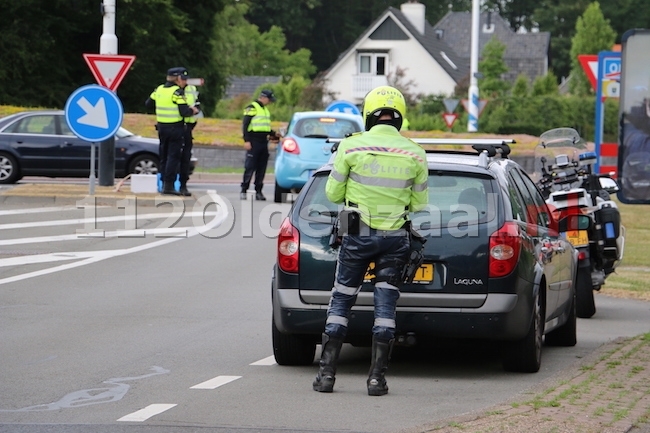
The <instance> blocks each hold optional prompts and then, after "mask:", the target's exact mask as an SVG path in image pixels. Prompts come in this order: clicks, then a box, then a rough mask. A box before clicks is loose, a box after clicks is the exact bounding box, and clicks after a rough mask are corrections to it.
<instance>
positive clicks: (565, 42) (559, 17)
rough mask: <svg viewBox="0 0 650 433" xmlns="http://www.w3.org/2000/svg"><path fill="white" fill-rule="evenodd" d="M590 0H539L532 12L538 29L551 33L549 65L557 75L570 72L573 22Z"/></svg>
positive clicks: (567, 74)
mask: <svg viewBox="0 0 650 433" xmlns="http://www.w3.org/2000/svg"><path fill="white" fill-rule="evenodd" d="M589 3H591V0H573V1H570V2H568V1H566V0H540V1H538V2H537V3H536V5H537V8H536V9H535V13H534V14H533V19H534V21H535V22H536V23H537V24H538V26H539V30H540V31H543V32H550V33H551V49H550V52H551V65H550V66H551V67H552V68H553V70H554V71H555V73H556V74H557V75H558V76H559V77H568V76H569V73H570V72H571V54H570V51H571V38H572V37H573V35H574V34H575V24H576V21H577V19H578V17H579V16H580V15H582V13H583V12H584V11H585V9H587V6H588V5H589Z"/></svg>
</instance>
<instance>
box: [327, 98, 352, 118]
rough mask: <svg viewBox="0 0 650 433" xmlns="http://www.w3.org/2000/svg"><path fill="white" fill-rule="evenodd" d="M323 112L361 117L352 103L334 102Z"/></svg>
mask: <svg viewBox="0 0 650 433" xmlns="http://www.w3.org/2000/svg"><path fill="white" fill-rule="evenodd" d="M325 111H338V112H340V113H348V114H357V115H359V116H360V115H361V111H359V108H357V106H356V105H354V104H353V103H352V102H348V101H334V102H332V103H331V104H330V105H328V106H327V108H326V109H325Z"/></svg>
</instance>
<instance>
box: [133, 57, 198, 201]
mask: <svg viewBox="0 0 650 433" xmlns="http://www.w3.org/2000/svg"><path fill="white" fill-rule="evenodd" d="M188 78H189V73H188V72H187V69H185V68H183V67H176V68H171V69H169V70H168V71H167V81H166V82H165V84H161V85H160V86H158V87H157V88H156V89H155V90H154V91H153V92H151V95H149V98H148V99H147V101H146V102H145V105H146V106H147V107H155V109H156V122H157V123H156V129H157V130H158V138H159V140H160V146H159V158H160V166H159V167H158V172H159V173H160V174H161V178H162V181H163V188H162V193H163V194H169V195H180V192H178V191H176V189H175V188H174V181H175V180H176V175H177V174H178V173H179V171H180V166H181V152H182V150H183V136H184V133H185V122H184V121H183V118H184V117H190V116H193V115H195V114H198V112H199V110H198V108H196V107H190V106H189V105H188V104H187V100H186V99H185V94H184V92H183V88H184V87H185V86H186V85H187V79H188Z"/></svg>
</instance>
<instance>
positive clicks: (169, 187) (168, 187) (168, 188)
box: [162, 182, 181, 195]
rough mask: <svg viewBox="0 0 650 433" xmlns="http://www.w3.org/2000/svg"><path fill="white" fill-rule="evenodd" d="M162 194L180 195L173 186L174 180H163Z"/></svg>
mask: <svg viewBox="0 0 650 433" xmlns="http://www.w3.org/2000/svg"><path fill="white" fill-rule="evenodd" d="M162 194H163V195H181V193H180V192H178V191H176V189H175V188H174V182H163V190H162Z"/></svg>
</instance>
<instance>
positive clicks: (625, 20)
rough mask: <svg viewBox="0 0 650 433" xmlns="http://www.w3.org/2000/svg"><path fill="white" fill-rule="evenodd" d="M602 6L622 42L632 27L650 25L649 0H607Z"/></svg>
mask: <svg viewBox="0 0 650 433" xmlns="http://www.w3.org/2000/svg"><path fill="white" fill-rule="evenodd" d="M600 8H601V9H602V11H603V15H605V18H607V19H608V20H609V22H610V25H611V26H612V28H613V29H614V31H615V32H616V34H617V38H616V41H617V42H621V36H622V35H623V34H624V33H625V32H626V31H628V30H630V29H643V28H646V29H647V28H648V26H650V24H648V23H650V3H649V2H648V0H617V1H605V2H602V3H601V5H600Z"/></svg>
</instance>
